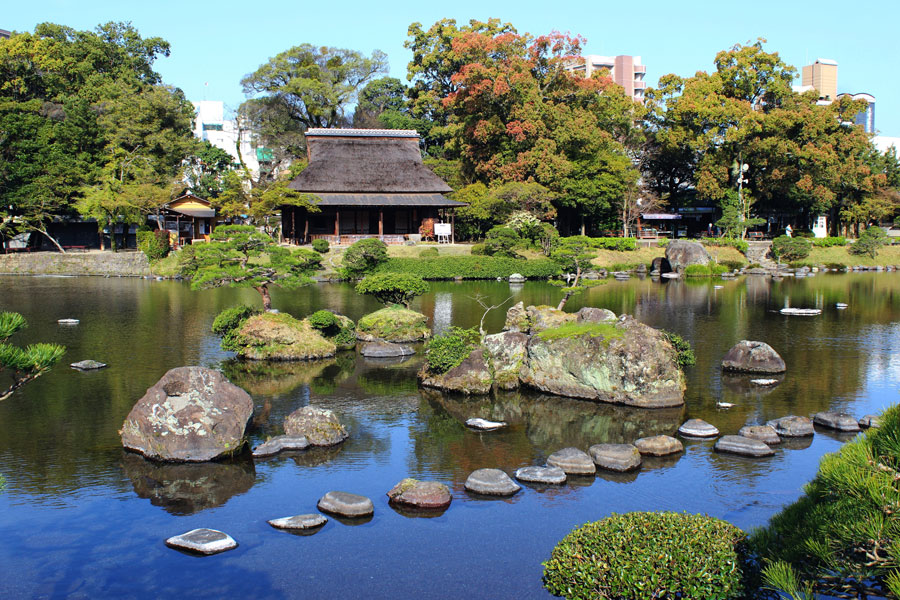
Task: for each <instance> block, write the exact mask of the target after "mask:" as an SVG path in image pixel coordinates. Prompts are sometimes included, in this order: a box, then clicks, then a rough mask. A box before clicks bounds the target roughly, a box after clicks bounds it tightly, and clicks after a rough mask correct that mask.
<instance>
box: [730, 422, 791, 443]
mask: <svg viewBox="0 0 900 600" xmlns="http://www.w3.org/2000/svg"><path fill="white" fill-rule="evenodd" d="M738 435H740V436H743V437H745V438H750V439H751V440H759V441H760V442H762V443H764V444H768V445H770V446H771V445H773V444H780V443H781V438H780V437H779V436H778V434H777V433H776V432H775V428H774V427H772V426H771V425H745V426H743V427H741V430H740V431H738Z"/></svg>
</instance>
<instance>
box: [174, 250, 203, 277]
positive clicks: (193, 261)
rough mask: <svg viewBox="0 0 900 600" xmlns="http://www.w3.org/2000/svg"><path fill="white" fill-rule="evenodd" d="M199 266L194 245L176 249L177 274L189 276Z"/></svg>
mask: <svg viewBox="0 0 900 600" xmlns="http://www.w3.org/2000/svg"><path fill="white" fill-rule="evenodd" d="M199 267H200V260H199V259H198V258H197V247H196V246H193V245H191V246H184V247H183V248H182V249H181V250H179V251H178V274H179V275H181V276H182V277H187V278H190V277H191V275H192V274H193V273H196V272H197V269H198V268H199Z"/></svg>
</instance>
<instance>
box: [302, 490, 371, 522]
mask: <svg viewBox="0 0 900 600" xmlns="http://www.w3.org/2000/svg"><path fill="white" fill-rule="evenodd" d="M316 506H318V508H319V510H321V511H322V512H325V513H328V514H332V515H338V516H339V517H349V518H351V519H355V518H359V517H368V516H371V515H372V514H373V513H374V512H375V505H374V504H372V501H371V500H370V499H368V498H366V497H365V496H359V495H357V494H351V493H349V492H328V493H327V494H325V495H324V496H322V497H321V498H320V499H319V503H318V504H317V505H316Z"/></svg>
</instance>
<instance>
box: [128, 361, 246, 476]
mask: <svg viewBox="0 0 900 600" xmlns="http://www.w3.org/2000/svg"><path fill="white" fill-rule="evenodd" d="M252 415H253V400H252V399H251V398H250V396H249V395H248V394H247V392H245V391H244V390H242V389H241V388H239V387H237V386H236V385H233V384H231V383H230V382H229V381H228V380H227V379H225V377H224V376H223V375H222V374H221V373H219V372H218V371H213V370H212V369H206V368H204V367H178V368H176V369H172V370H170V371H169V372H168V373H166V374H165V375H163V376H162V378H161V379H160V380H159V381H158V382H156V384H155V385H154V386H153V387H151V388H150V389H149V390H147V393H146V394H144V396H143V397H142V398H141V399H140V400H138V401H137V403H136V404H135V405H134V407H133V408H132V409H131V412H129V413H128V417H127V418H126V419H125V422H124V423H123V425H122V430H121V432H120V433H121V436H122V445H123V446H124V447H125V448H127V449H129V450H134V451H136V452H140V453H141V454H143V455H144V456H146V457H148V458H153V459H155V460H163V461H185V462H201V461H206V460H212V459H214V458H217V457H219V456H226V455H229V454H233V453H234V452H236V451H238V450H239V449H240V448H241V447H243V445H244V430H245V429H246V427H247V423H248V421H249V420H250V417H251V416H252Z"/></svg>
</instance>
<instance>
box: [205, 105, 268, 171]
mask: <svg viewBox="0 0 900 600" xmlns="http://www.w3.org/2000/svg"><path fill="white" fill-rule="evenodd" d="M193 104H194V108H195V109H196V110H197V116H196V118H195V120H194V136H195V137H197V138H199V139H201V140H206V141H208V142H209V143H210V144H212V145H213V146H215V147H216V148H221V149H222V150H224V151H225V152H227V153H228V154H230V155H231V156H232V157H234V160H235V162H240V160H241V159H243V160H244V163H246V165H247V168H248V169H250V171H251V172H252V173H253V176H254V177H257V176H258V175H259V166H260V162H264V161H265V159H266V153H267V152H268V150H266V149H265V148H256V149H254V148H253V146H252V144H251V140H250V135H248V133H247V132H246V131H245V132H244V133H243V135H241V131H240V128H239V127H238V122H237V121H236V120H234V119H226V118H225V105H224V103H222V102H221V101H220V100H202V101H200V102H194V103H193ZM238 142H240V150H241V155H240V156H238V152H237V146H238ZM268 159H269V160H271V155H269V156H268Z"/></svg>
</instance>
